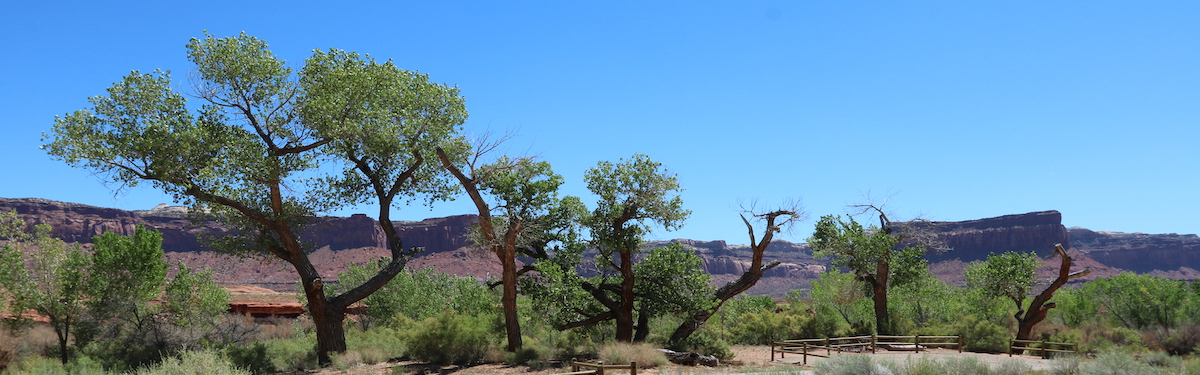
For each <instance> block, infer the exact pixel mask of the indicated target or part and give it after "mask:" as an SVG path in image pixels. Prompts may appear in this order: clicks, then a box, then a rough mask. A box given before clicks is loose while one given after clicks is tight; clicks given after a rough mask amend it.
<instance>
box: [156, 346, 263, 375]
mask: <svg viewBox="0 0 1200 375" xmlns="http://www.w3.org/2000/svg"><path fill="white" fill-rule="evenodd" d="M133 374H134V375H192V374H195V375H241V374H246V375H249V374H250V372H249V371H246V370H242V369H239V368H237V367H234V366H233V364H231V363H229V361H227V360H226V359H225V358H224V357H222V356H221V355H220V354H219V353H217V352H214V351H209V350H206V351H198V352H191V351H187V352H182V353H180V355H179V356H178V357H167V358H165V359H163V361H162V362H161V363H158V364H155V365H152V366H149V367H143V368H140V369H138V370H137V371H136V372H134V373H133Z"/></svg>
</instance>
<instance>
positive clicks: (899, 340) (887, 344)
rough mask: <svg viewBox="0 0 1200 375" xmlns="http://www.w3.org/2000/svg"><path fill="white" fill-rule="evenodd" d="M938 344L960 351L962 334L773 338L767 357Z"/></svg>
mask: <svg viewBox="0 0 1200 375" xmlns="http://www.w3.org/2000/svg"><path fill="white" fill-rule="evenodd" d="M947 340H953V341H947ZM942 346H948V347H957V348H958V352H959V353H962V348H963V345H962V336H920V335H916V336H887V335H870V336H854V337H829V338H823V339H802V340H783V341H775V342H772V343H771V361H775V353H779V358H780V359H783V356H784V355H785V354H787V353H791V354H799V355H801V356H803V357H804V360H803V361H804V364H806V365H807V364H808V356H810V355H811V356H817V357H822V358H828V357H829V355H830V354H832V353H833V351H837V352H839V353H840V352H845V351H854V352H863V351H866V350H868V349H869V350H870V351H871V353H875V351H876V350H877V349H878V348H879V347H884V348H885V349H888V350H911V351H915V352H918V353H919V352H920V351H921V349H922V348H923V347H924V348H927V347H942ZM822 349H824V350H825V354H824V355H822V354H817V353H815V352H817V351H820V350H822Z"/></svg>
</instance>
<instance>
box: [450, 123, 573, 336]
mask: <svg viewBox="0 0 1200 375" xmlns="http://www.w3.org/2000/svg"><path fill="white" fill-rule="evenodd" d="M498 144H499V142H492V143H489V142H484V143H483V144H480V145H479V146H478V147H477V149H476V152H475V153H474V155H472V157H471V158H469V159H467V160H464V161H459V162H455V161H452V160H451V159H450V157H449V156H448V154H447V153H446V151H445V150H443V149H440V148H439V149H438V150H437V151H438V158H439V159H440V160H441V162H442V166H444V167H445V168H446V169H447V170H449V171H450V174H452V175H453V176H454V177H455V178H457V179H458V181H459V183H460V184H461V185H462V187H463V189H465V190H466V191H467V195H468V196H470V197H471V201H472V202H473V203H474V204H475V208H476V212H478V214H479V227H478V230H477V233H476V235H477V236H476V239H477V242H478V243H479V245H480V246H481V247H484V248H486V249H488V250H489V251H491V252H492V253H493V254H495V255H496V257H497V258H498V259H499V260H500V265H501V279H500V281H501V285H502V293H501V298H500V301H501V305H502V307H503V310H504V326H505V332H506V334H507V337H508V346H507V350H508V351H512V352H515V351H517V350H520V349H521V346H522V342H521V326H520V317H519V316H518V315H517V277H518V273H519V271H518V270H517V263H516V262H517V261H516V256H517V253H518V252H519V250H518V249H519V248H527V247H528V246H527V243H528V242H529V241H530V240H531V237H535V238H536V237H537V236H538V231H540V230H546V229H547V228H540V227H539V225H538V224H539V223H540V222H541V221H542V220H541V217H543V216H546V215H548V214H549V213H550V207H551V204H552V203H553V202H554V201H555V200H556V199H557V193H558V187H559V186H560V185H562V181H563V180H562V176H559V175H558V174H555V173H554V171H553V170H552V169H551V168H550V163H547V162H544V161H543V162H535V161H533V160H532V159H529V158H509V157H507V156H504V157H501V158H499V159H498V160H496V161H495V162H494V163H490V164H482V163H481V162H480V157H482V156H483V155H484V154H486V153H487V152H488V151H491V150H493V149H494V148H495V147H496V146H497V145H498Z"/></svg>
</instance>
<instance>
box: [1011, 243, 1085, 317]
mask: <svg viewBox="0 0 1200 375" xmlns="http://www.w3.org/2000/svg"><path fill="white" fill-rule="evenodd" d="M1054 253H1055V254H1057V255H1058V256H1059V257H1062V263H1061V264H1060V265H1059V267H1058V278H1056V279H1054V282H1052V283H1050V286H1048V287H1046V290H1043V291H1042V293H1041V294H1038V295H1037V297H1035V298H1034V299H1033V301H1032V302H1029V309H1027V310H1024V311H1017V314H1016V315H1014V317H1015V318H1017V340H1028V339H1029V336H1030V334H1032V333H1033V326H1034V325H1037V324H1038V323H1041V322H1042V320H1045V319H1046V314H1047V313H1048V312H1050V309H1053V308H1054V307H1055V304H1054V302H1049V301H1050V298H1053V297H1054V292H1056V291H1058V289H1059V288H1062V286H1063V285H1066V284H1067V281H1070V280H1071V279H1074V278H1078V277H1083V276H1087V274H1088V273H1090V272H1091V270H1088V269H1084V270H1083V271H1077V272H1071V256H1070V255H1067V251H1066V250H1064V249H1063V247H1062V244H1054Z"/></svg>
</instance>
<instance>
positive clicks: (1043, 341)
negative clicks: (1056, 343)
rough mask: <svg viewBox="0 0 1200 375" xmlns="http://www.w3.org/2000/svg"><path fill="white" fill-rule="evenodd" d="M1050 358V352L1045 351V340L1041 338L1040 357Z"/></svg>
mask: <svg viewBox="0 0 1200 375" xmlns="http://www.w3.org/2000/svg"><path fill="white" fill-rule="evenodd" d="M1047 358H1050V352H1048V351H1046V340H1042V359H1047Z"/></svg>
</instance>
